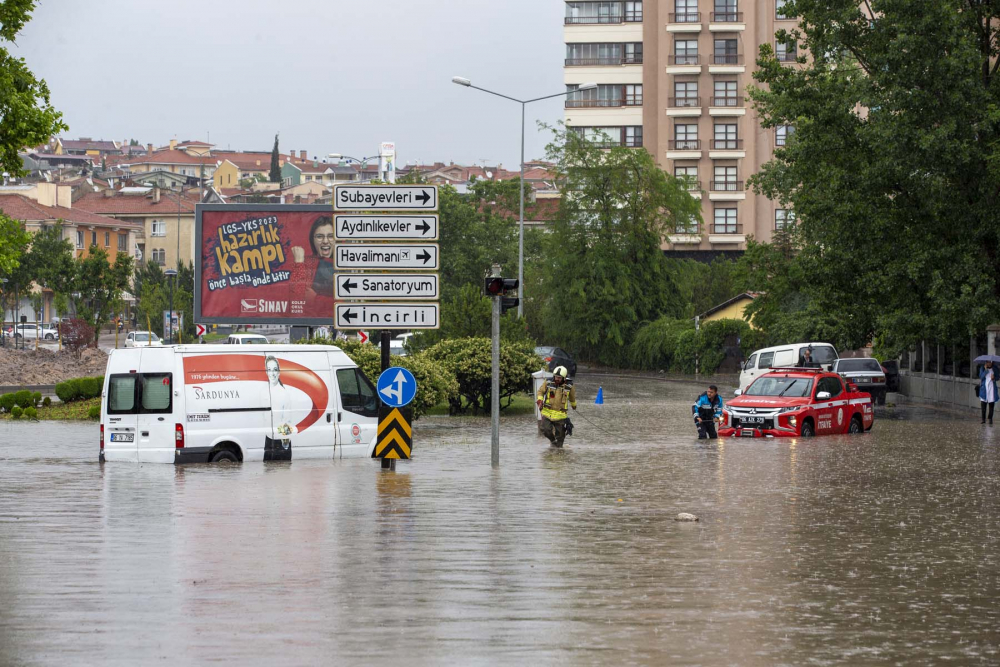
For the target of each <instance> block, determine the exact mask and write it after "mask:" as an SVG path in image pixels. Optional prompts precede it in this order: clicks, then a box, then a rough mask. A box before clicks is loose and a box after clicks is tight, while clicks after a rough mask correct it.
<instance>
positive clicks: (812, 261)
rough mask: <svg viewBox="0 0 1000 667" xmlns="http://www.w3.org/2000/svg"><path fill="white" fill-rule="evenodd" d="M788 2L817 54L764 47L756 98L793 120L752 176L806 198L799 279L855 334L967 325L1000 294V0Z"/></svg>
mask: <svg viewBox="0 0 1000 667" xmlns="http://www.w3.org/2000/svg"><path fill="white" fill-rule="evenodd" d="M789 4H790V5H791V7H790V8H789V11H791V12H793V13H795V14H797V15H798V17H799V19H800V22H799V23H800V28H799V29H797V30H796V31H793V32H791V33H784V32H782V33H779V39H782V40H785V41H791V40H795V41H797V42H799V44H800V47H804V48H805V50H806V51H808V53H810V54H812V57H811V58H808V59H806V58H801V59H800V60H801V62H802V64H801V65H800V66H796V67H787V66H784V65H782V64H781V63H779V62H778V61H777V60H776V58H775V57H774V54H773V52H772V49H771V47H770V46H769V45H765V46H762V47H761V50H760V57H759V58H758V61H757V64H758V69H757V71H756V72H755V73H754V77H755V79H756V80H757V81H758V82H760V83H761V84H763V85H762V86H761V87H759V88H751V90H750V95H751V97H752V99H753V100H754V102H755V106H756V110H757V114H758V116H759V118H760V121H761V123H762V125H763V126H764V127H768V128H770V127H777V126H786V125H787V126H791V127H793V128H794V134H792V135H791V136H790V138H789V139H788V140H787V143H786V145H785V146H784V147H782V148H779V149H778V150H776V151H775V158H774V160H772V161H771V162H769V163H767V164H766V165H764V167H763V168H762V170H761V171H760V172H759V173H758V174H756V175H754V176H753V177H752V178H751V179H750V183H751V185H752V186H753V187H754V189H755V190H756V191H757V192H760V193H762V194H765V195H766V196H768V197H770V198H772V199H774V200H777V201H781V202H783V203H784V204H785V205H790V206H791V207H792V208H794V210H795V211H796V215H797V218H798V234H799V238H798V248H799V249H800V251H799V253H798V254H797V255H796V257H795V258H794V260H792V264H795V265H797V266H796V267H795V268H794V269H793V270H794V271H795V272H796V275H797V276H798V277H800V278H801V279H802V282H801V283H799V287H800V290H801V291H802V292H804V293H805V294H806V295H807V296H808V297H809V299H808V301H809V303H812V304H816V305H821V307H822V308H821V310H822V312H823V313H826V314H831V315H833V316H835V317H836V318H837V319H840V320H842V321H850V322H851V324H850V327H849V329H850V331H849V332H848V335H847V338H849V339H851V340H852V341H854V342H857V339H858V332H865V333H866V337H867V338H868V339H871V338H873V337H876V336H877V337H878V338H879V339H880V340H881V341H882V342H883V343H884V345H885V346H886V350H887V351H891V352H896V351H900V350H902V349H905V348H906V347H908V346H909V345H911V344H913V343H914V342H916V341H918V340H920V339H921V338H930V339H936V340H940V341H942V342H944V341H952V340H957V339H962V338H965V339H966V340H967V337H968V336H969V335H970V334H971V333H974V332H978V331H981V330H983V328H984V327H985V326H986V325H987V324H989V323H991V322H993V321H996V319H997V304H998V303H1000V276H998V271H1000V206H998V204H1000V201H998V198H1000V150H998V149H1000V81H998V78H997V77H998V67H1000V59H998V57H997V56H998V47H997V43H998V37H1000V34H998V32H1000V5H998V4H997V3H992V2H973V3H969V2H960V1H959V0H899V1H897V2H893V3H887V2H879V3H875V4H872V5H869V3H867V2H862V3H858V2H854V1H853V0H796V1H795V2H794V3H789ZM761 307H763V306H761ZM804 307H808V304H807V305H806V306H804ZM813 307H815V306H813Z"/></svg>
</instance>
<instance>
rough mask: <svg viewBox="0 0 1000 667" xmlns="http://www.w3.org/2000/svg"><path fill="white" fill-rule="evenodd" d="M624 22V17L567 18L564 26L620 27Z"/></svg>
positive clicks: (618, 15) (620, 15)
mask: <svg viewBox="0 0 1000 667" xmlns="http://www.w3.org/2000/svg"><path fill="white" fill-rule="evenodd" d="M624 22H625V16H624V15H622V14H617V15H615V16H567V17H566V20H565V25H620V24H622V23H624Z"/></svg>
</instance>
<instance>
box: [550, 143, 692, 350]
mask: <svg viewBox="0 0 1000 667" xmlns="http://www.w3.org/2000/svg"><path fill="white" fill-rule="evenodd" d="M555 135H556V136H555V140H554V141H553V143H552V144H550V146H549V156H550V158H551V159H553V160H554V161H555V162H556V163H557V165H558V171H559V177H560V179H561V180H562V181H563V183H564V189H563V192H564V197H563V201H562V206H561V208H560V213H559V216H558V218H557V219H556V221H555V222H554V223H553V224H552V228H551V233H550V234H548V235H547V238H546V243H545V259H546V262H545V265H546V271H545V272H544V276H543V278H542V284H541V288H542V294H541V295H540V296H541V297H542V299H543V303H542V304H541V307H542V310H543V313H542V321H543V323H544V326H545V341H546V343H550V341H551V343H554V344H559V345H561V346H563V347H566V348H568V349H570V350H573V351H574V352H576V353H577V354H578V355H579V356H580V357H582V358H584V359H592V360H596V361H600V362H603V363H607V364H611V365H623V364H624V363H625V362H626V361H627V357H628V345H629V344H630V343H631V341H632V337H633V336H634V334H635V331H636V330H637V329H638V328H639V326H640V325H641V324H642V323H643V322H648V321H652V320H655V319H657V318H658V317H660V316H662V315H669V316H671V317H677V316H680V315H681V314H682V312H683V311H684V310H685V309H686V305H685V304H684V303H682V301H681V299H680V297H679V295H678V290H677V286H676V285H675V283H674V281H673V279H672V276H671V273H670V268H669V266H668V263H667V260H666V258H665V257H664V255H663V252H662V250H661V248H660V244H661V239H662V238H663V235H664V234H665V233H667V231H668V230H670V229H673V228H674V226H675V225H676V223H677V221H678V220H682V219H684V220H687V219H690V218H692V217H694V218H698V217H699V216H700V213H699V210H700V209H699V206H698V202H697V201H696V200H694V199H692V198H691V196H690V195H689V194H688V193H687V191H686V190H685V188H684V186H683V184H681V183H680V182H678V181H677V179H675V178H674V177H673V176H670V175H668V174H667V173H666V172H664V171H663V170H662V169H660V168H659V167H658V166H657V165H656V163H655V161H654V160H653V157H652V156H651V155H650V154H649V153H648V152H646V151H645V150H642V149H632V148H623V147H614V148H611V149H602V148H601V147H600V146H599V145H596V144H594V143H592V142H591V141H589V140H586V139H584V138H583V137H582V136H580V135H578V134H576V133H574V132H563V131H558V130H557V131H556V132H555Z"/></svg>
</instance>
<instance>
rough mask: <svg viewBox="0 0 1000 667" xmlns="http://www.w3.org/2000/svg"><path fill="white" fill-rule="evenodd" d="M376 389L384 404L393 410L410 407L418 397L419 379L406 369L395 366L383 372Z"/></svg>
mask: <svg viewBox="0 0 1000 667" xmlns="http://www.w3.org/2000/svg"><path fill="white" fill-rule="evenodd" d="M375 388H376V389H377V390H378V397H379V398H380V399H382V402H383V403H385V404H386V405H388V406H390V407H393V408H401V407H403V406H404V405H409V403H410V401H412V400H413V397H414V396H416V395H417V379H416V378H415V377H413V373H411V372H410V371H408V370H406V369H405V368H401V367H399V366H393V367H391V368H387V369H386V370H384V371H382V374H381V375H379V376H378V382H377V383H376V384H375Z"/></svg>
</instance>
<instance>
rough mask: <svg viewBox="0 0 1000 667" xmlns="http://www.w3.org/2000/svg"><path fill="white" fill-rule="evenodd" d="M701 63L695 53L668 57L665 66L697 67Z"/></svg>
mask: <svg viewBox="0 0 1000 667" xmlns="http://www.w3.org/2000/svg"><path fill="white" fill-rule="evenodd" d="M700 62H701V59H700V58H699V56H698V54H697V53H694V54H686V55H677V56H668V58H667V64H669V65H698V64H699V63H700Z"/></svg>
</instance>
